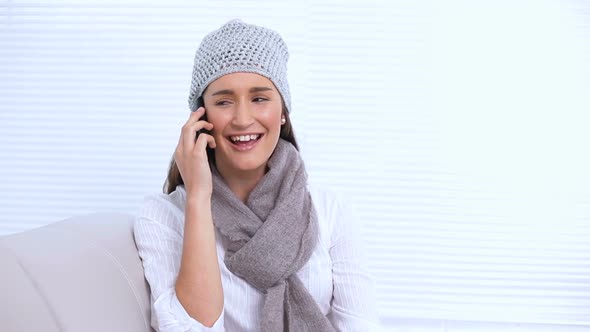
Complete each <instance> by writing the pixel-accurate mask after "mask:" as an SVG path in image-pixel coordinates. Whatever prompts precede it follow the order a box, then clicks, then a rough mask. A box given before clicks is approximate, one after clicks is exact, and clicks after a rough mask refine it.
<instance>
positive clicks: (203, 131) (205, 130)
mask: <svg viewBox="0 0 590 332" xmlns="http://www.w3.org/2000/svg"><path fill="white" fill-rule="evenodd" d="M199 107H205V102H204V101H203V97H199V98H197V108H196V109H195V111H196V110H198V109H199ZM199 120H203V121H207V111H206V110H205V114H203V116H202V117H201V118H200V119H199ZM201 133H205V134H211V132H209V130H207V129H205V128H203V129H201V130H199V131H197V134H196V135H195V142H196V141H197V138H199V134H201Z"/></svg>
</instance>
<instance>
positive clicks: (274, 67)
mask: <svg viewBox="0 0 590 332" xmlns="http://www.w3.org/2000/svg"><path fill="white" fill-rule="evenodd" d="M288 59H289V51H288V49H287V45H286V44H285V42H284V41H283V39H282V38H281V36H280V35H279V34H278V33H277V32H275V31H273V30H270V29H267V28H264V27H260V26H256V25H253V24H247V23H244V22H242V21H241V20H239V19H233V20H230V21H229V22H227V23H225V24H224V25H223V26H222V27H221V28H219V29H218V30H215V31H213V32H211V33H209V34H207V35H206V36H205V37H204V38H203V40H202V41H201V45H200V46H199V48H198V49H197V52H196V54H195V63H194V67H193V76H192V80H191V88H190V94H189V98H188V104H189V108H190V110H191V111H196V110H197V108H198V106H197V99H198V98H199V97H201V96H202V94H203V91H204V90H205V88H207V86H208V85H209V84H210V83H211V82H213V81H215V80H216V79H218V78H219V77H221V76H223V75H226V74H230V73H235V72H249V73H256V74H259V75H262V76H264V77H266V78H268V79H269V80H270V81H271V82H273V83H274V85H275V87H276V88H277V89H278V90H279V93H280V94H281V96H282V97H283V101H284V102H285V105H286V107H287V112H289V111H290V110H291V94H290V93H289V83H288V82H287V60H288Z"/></svg>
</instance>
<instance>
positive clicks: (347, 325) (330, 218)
mask: <svg viewBox="0 0 590 332" xmlns="http://www.w3.org/2000/svg"><path fill="white" fill-rule="evenodd" d="M287 59H288V51H287V46H286V45H285V43H284V41H283V40H282V38H281V37H280V36H279V35H278V34H277V33H276V32H274V31H272V30H269V29H266V28H263V27H259V26H255V25H251V24H246V23H244V22H242V21H240V20H232V21H229V22H228V23H226V24H225V25H223V26H222V27H221V28H220V29H218V30H216V31H213V32H212V33H210V34H208V35H207V36H206V37H205V38H204V39H203V41H202V42H201V45H200V46H199V48H198V50H197V52H196V56H195V64H194V69H193V77H192V82H191V92H190V96H189V107H190V109H191V111H192V114H191V115H190V117H189V119H188V121H187V122H186V123H185V125H184V126H183V128H182V132H181V135H180V140H179V142H178V146H177V147H176V151H175V153H174V158H173V160H172V163H171V166H170V170H169V173H168V179H167V181H166V184H165V188H164V191H165V193H164V194H159V195H152V196H149V197H147V198H146V201H145V203H144V206H143V208H142V209H141V211H140V213H139V215H138V217H137V220H136V223H135V228H134V233H135V239H136V243H137V247H138V250H139V255H140V257H141V259H142V261H143V267H144V272H145V276H146V279H147V281H148V283H149V285H150V288H151V298H152V326H153V327H154V328H155V329H156V330H158V331H225V330H227V331H373V330H376V329H378V328H379V327H378V323H377V322H378V320H377V315H376V313H375V299H374V293H373V284H372V279H371V278H370V276H369V275H368V274H367V272H366V270H365V268H364V263H365V261H364V258H363V257H362V243H360V242H359V239H358V237H357V235H358V232H357V231H356V230H355V227H356V226H355V220H354V219H352V218H351V215H350V213H349V212H348V211H345V208H344V207H343V206H342V204H341V203H339V201H338V200H336V199H335V198H334V197H333V195H331V194H329V193H327V192H324V191H321V190H319V189H317V188H315V187H313V186H310V185H308V183H307V175H306V172H305V168H304V165H303V162H302V160H301V158H300V155H299V153H298V149H297V143H296V141H295V137H294V134H293V130H292V128H291V123H290V121H289V112H290V110H291V99H290V94H289V85H288V83H287ZM195 135H196V139H195Z"/></svg>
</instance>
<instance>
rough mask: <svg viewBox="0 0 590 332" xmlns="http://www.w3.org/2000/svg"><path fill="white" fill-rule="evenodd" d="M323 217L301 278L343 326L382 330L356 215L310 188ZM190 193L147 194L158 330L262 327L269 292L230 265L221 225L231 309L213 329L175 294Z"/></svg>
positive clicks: (143, 249)
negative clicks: (258, 286) (195, 317)
mask: <svg viewBox="0 0 590 332" xmlns="http://www.w3.org/2000/svg"><path fill="white" fill-rule="evenodd" d="M308 188H309V190H310V194H311V197H312V200H313V202H314V206H315V208H316V211H317V215H318V222H319V237H320V240H319V242H318V245H317V246H316V248H315V249H314V252H313V253H312V256H311V258H310V259H309V261H308V262H307V263H306V264H305V265H304V266H303V267H302V268H301V269H300V270H299V271H298V272H297V276H299V278H300V279H301V281H302V282H303V284H304V285H305V286H306V287H307V289H308V291H309V293H310V294H311V296H312V297H313V298H314V299H315V300H316V302H317V304H318V305H319V307H320V310H321V311H322V313H324V315H326V316H327V317H328V319H329V320H330V322H331V323H332V325H333V326H334V327H335V328H336V330H337V331H363V332H366V331H380V330H381V327H380V325H379V320H378V314H377V312H376V302H375V287H374V281H373V278H372V276H371V275H370V274H369V273H368V271H367V269H366V259H365V249H364V243H362V241H361V239H360V238H359V227H358V226H359V225H358V223H357V219H355V218H354V215H353V214H352V213H351V211H350V209H348V208H347V206H345V205H344V204H343V203H342V201H341V199H338V198H336V197H335V195H334V194H333V193H329V192H327V191H323V190H319V189H317V188H314V187H312V186H309V187H308ZM185 202H186V191H185V190H184V186H178V187H177V189H176V191H174V192H172V193H171V194H170V195H165V194H162V193H161V194H154V195H150V196H147V197H146V198H145V202H144V204H143V207H142V208H141V210H140V212H139V214H138V215H137V219H136V221H135V227H134V235H135V241H136V244H137V248H138V251H139V256H140V257H141V259H142V262H143V268H144V273H145V277H146V280H147V281H148V283H149V285H150V288H151V303H152V320H151V324H152V326H153V327H154V328H155V329H156V330H157V331H162V332H164V331H166V332H167V331H175V332H176V331H226V330H227V331H232V332H234V331H236V332H237V331H258V330H259V318H260V317H261V310H262V306H263V301H264V294H263V293H261V292H260V291H259V290H257V289H255V288H254V287H252V286H251V285H250V284H248V283H247V282H246V281H245V280H244V279H242V278H240V277H238V276H236V275H234V274H233V273H232V272H230V271H229V270H228V269H227V267H226V266H225V264H224V260H223V259H224V255H225V248H224V244H223V239H222V237H221V236H220V234H219V232H218V231H217V229H216V230H215V235H216V243H217V258H218V261H219V267H220V269H221V281H222V287H223V294H224V308H223V311H222V313H221V315H220V317H219V318H218V319H217V321H216V322H215V324H214V325H213V326H212V327H210V328H209V327H206V326H204V325H203V324H201V323H200V322H199V321H197V320H195V319H193V318H192V317H190V316H189V315H188V313H187V312H186V310H185V309H184V308H183V306H182V304H181V303H180V302H179V301H178V298H177V297H176V294H175V290H174V289H175V282H176V277H177V276H178V272H179V269H180V261H181V255H182V241H183V233H184V207H185Z"/></svg>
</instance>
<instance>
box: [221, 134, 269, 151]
mask: <svg viewBox="0 0 590 332" xmlns="http://www.w3.org/2000/svg"><path fill="white" fill-rule="evenodd" d="M263 136H264V135H263V134H242V135H230V136H227V137H226V138H227V140H228V141H229V142H230V143H231V146H232V147H233V148H234V149H236V150H238V151H248V150H251V149H253V148H254V147H255V146H256V145H257V144H258V142H259V141H260V139H261V138H262V137H263Z"/></svg>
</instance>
